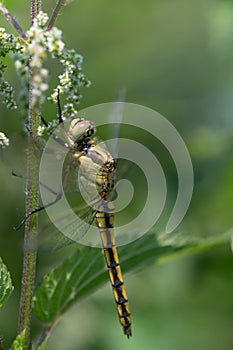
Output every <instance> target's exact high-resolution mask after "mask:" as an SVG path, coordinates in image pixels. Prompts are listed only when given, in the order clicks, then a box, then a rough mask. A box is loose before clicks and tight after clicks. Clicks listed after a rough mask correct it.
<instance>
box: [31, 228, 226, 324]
mask: <svg viewBox="0 0 233 350" xmlns="http://www.w3.org/2000/svg"><path fill="white" fill-rule="evenodd" d="M231 235H232V231H229V232H226V233H224V234H221V235H218V236H214V237H211V238H208V239H200V238H199V239H198V238H196V239H190V238H189V237H188V235H184V234H181V233H176V234H174V233H172V234H165V233H162V234H157V235H155V234H147V235H145V236H144V237H142V238H140V239H138V240H137V241H135V242H133V243H131V244H128V245H125V246H122V247H119V248H118V252H119V257H120V262H121V266H122V269H123V272H124V273H125V272H127V271H130V270H132V269H136V268H140V267H142V266H143V265H148V264H149V263H151V262H155V261H157V262H163V261H165V260H167V259H171V258H175V257H178V256H181V255H184V254H194V253H199V252H203V251H206V250H209V249H212V248H215V247H217V246H220V245H222V244H225V243H226V242H229V239H230V236H231ZM77 246H78V245H77ZM107 280H108V273H107V269H106V267H105V262H104V257H103V256H102V252H101V250H100V249H97V248H89V247H84V246H78V248H77V249H76V251H75V252H74V253H73V255H72V256H71V257H70V258H69V259H67V260H66V261H64V263H63V264H61V265H60V266H59V267H58V268H55V269H53V270H52V271H51V272H50V273H49V274H48V275H46V276H44V278H43V281H42V284H41V285H40V286H39V287H38V289H37V290H36V294H35V297H34V313H35V315H36V316H37V317H38V318H39V319H40V320H42V321H43V322H45V323H54V322H55V321H56V319H57V318H58V317H59V316H60V315H62V314H63V313H64V312H65V311H66V310H67V309H68V308H69V307H70V306H72V305H73V304H74V303H75V302H76V301H77V300H79V299H80V298H81V297H85V296H87V295H89V294H90V293H91V292H93V290H94V289H96V288H97V287H99V286H100V285H101V284H102V283H103V282H105V281H107Z"/></svg>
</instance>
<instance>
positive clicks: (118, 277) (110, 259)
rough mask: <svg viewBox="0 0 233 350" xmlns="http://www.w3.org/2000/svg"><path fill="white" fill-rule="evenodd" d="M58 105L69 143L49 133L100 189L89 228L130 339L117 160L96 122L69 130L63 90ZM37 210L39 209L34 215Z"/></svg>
mask: <svg viewBox="0 0 233 350" xmlns="http://www.w3.org/2000/svg"><path fill="white" fill-rule="evenodd" d="M57 102H58V118H59V128H60V131H61V133H62V135H63V138H64V139H65V142H64V141H63V140H62V139H61V138H59V137H58V136H57V135H55V134H54V133H52V132H50V133H49V134H50V136H52V138H53V139H54V140H55V141H56V142H58V143H59V144H60V145H62V146H63V147H66V148H68V153H67V159H68V160H69V163H70V166H71V167H72V168H73V170H74V173H75V174H76V175H77V176H78V175H79V178H80V179H81V182H83V187H84V188H85V184H86V183H88V188H91V187H92V186H93V187H94V188H95V189H96V190H97V196H94V197H93V198H90V200H89V203H88V205H89V206H91V215H89V217H90V219H89V223H88V225H91V224H92V223H95V225H96V226H97V228H98V231H99V233H100V238H101V242H102V248H103V252H104V256H105V260H106V265H107V269H108V274H109V279H110V282H111V285H112V289H113V295H114V299H115V302H116V305H117V312H118V316H119V321H120V324H121V326H122V328H123V332H124V334H125V335H126V336H127V337H128V338H129V337H130V336H132V330H131V316H130V308H129V302H128V297H127V293H126V289H125V286H124V279H123V275H122V270H121V266H120V262H119V257H118V252H117V248H116V241H115V237H114V204H113V202H112V194H113V192H114V188H115V172H116V160H115V159H114V158H113V156H112V155H111V154H110V153H109V152H108V151H107V150H106V149H105V148H104V147H103V146H102V144H101V145H100V144H99V143H97V139H96V138H95V136H94V135H95V133H96V129H95V126H94V123H93V122H92V121H90V120H87V119H84V118H76V119H73V120H72V121H71V122H70V125H69V129H68V131H67V130H66V128H65V125H64V120H63V117H62V109H61V104H60V97H59V91H58V96H57ZM42 122H43V123H44V124H45V126H48V124H47V122H46V121H45V120H44V119H43V118H42ZM89 195H90V194H89ZM90 196H91V195H90ZM59 199H60V195H58V196H57V198H56V199H55V201H53V202H51V203H49V204H48V205H47V206H50V205H52V204H53V203H55V202H56V201H57V200H59ZM45 207H46V205H45V206H44V207H41V208H39V210H41V209H43V208H45ZM36 211H38V210H34V211H33V212H36ZM89 212H90V210H89ZM68 225H69V223H68ZM78 229H79V228H78V227H77V230H78Z"/></svg>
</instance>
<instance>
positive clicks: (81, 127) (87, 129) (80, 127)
mask: <svg viewBox="0 0 233 350" xmlns="http://www.w3.org/2000/svg"><path fill="white" fill-rule="evenodd" d="M94 133H95V126H94V124H93V123H92V122H91V121H89V120H86V119H83V118H77V119H73V120H72V122H71V124H70V128H69V135H70V137H71V138H72V140H73V141H75V142H79V141H81V140H83V139H85V138H86V137H90V136H92V135H93V134H94Z"/></svg>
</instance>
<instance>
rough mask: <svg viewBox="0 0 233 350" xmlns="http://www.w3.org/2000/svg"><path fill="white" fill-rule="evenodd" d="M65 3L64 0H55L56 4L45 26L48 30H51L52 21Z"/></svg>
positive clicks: (53, 21)
mask: <svg viewBox="0 0 233 350" xmlns="http://www.w3.org/2000/svg"><path fill="white" fill-rule="evenodd" d="M65 3H66V0H57V3H56V6H55V8H54V10H53V13H52V16H51V18H50V20H49V24H48V27H47V30H48V31H49V30H51V29H52V27H53V26H54V23H55V21H56V18H57V16H58V13H59V11H60V9H61V7H62V6H64V5H65Z"/></svg>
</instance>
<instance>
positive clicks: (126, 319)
mask: <svg viewBox="0 0 233 350" xmlns="http://www.w3.org/2000/svg"><path fill="white" fill-rule="evenodd" d="M113 220H114V215H113V213H108V212H97V213H96V221H97V226H98V228H99V230H100V235H101V239H102V245H103V249H104V255H105V260H106V263H107V268H108V273H109V277H110V281H111V285H112V288H113V294H114V298H115V301H116V304H117V311H118V316H119V319H120V323H121V325H122V327H123V331H124V333H125V334H126V335H127V337H128V338H129V337H130V336H131V335H132V332H131V318H130V309H129V303H128V297H127V294H126V290H125V286H124V280H123V276H122V272H121V267H120V264H119V258H118V253H117V249H116V246H115V239H114V232H113Z"/></svg>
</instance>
